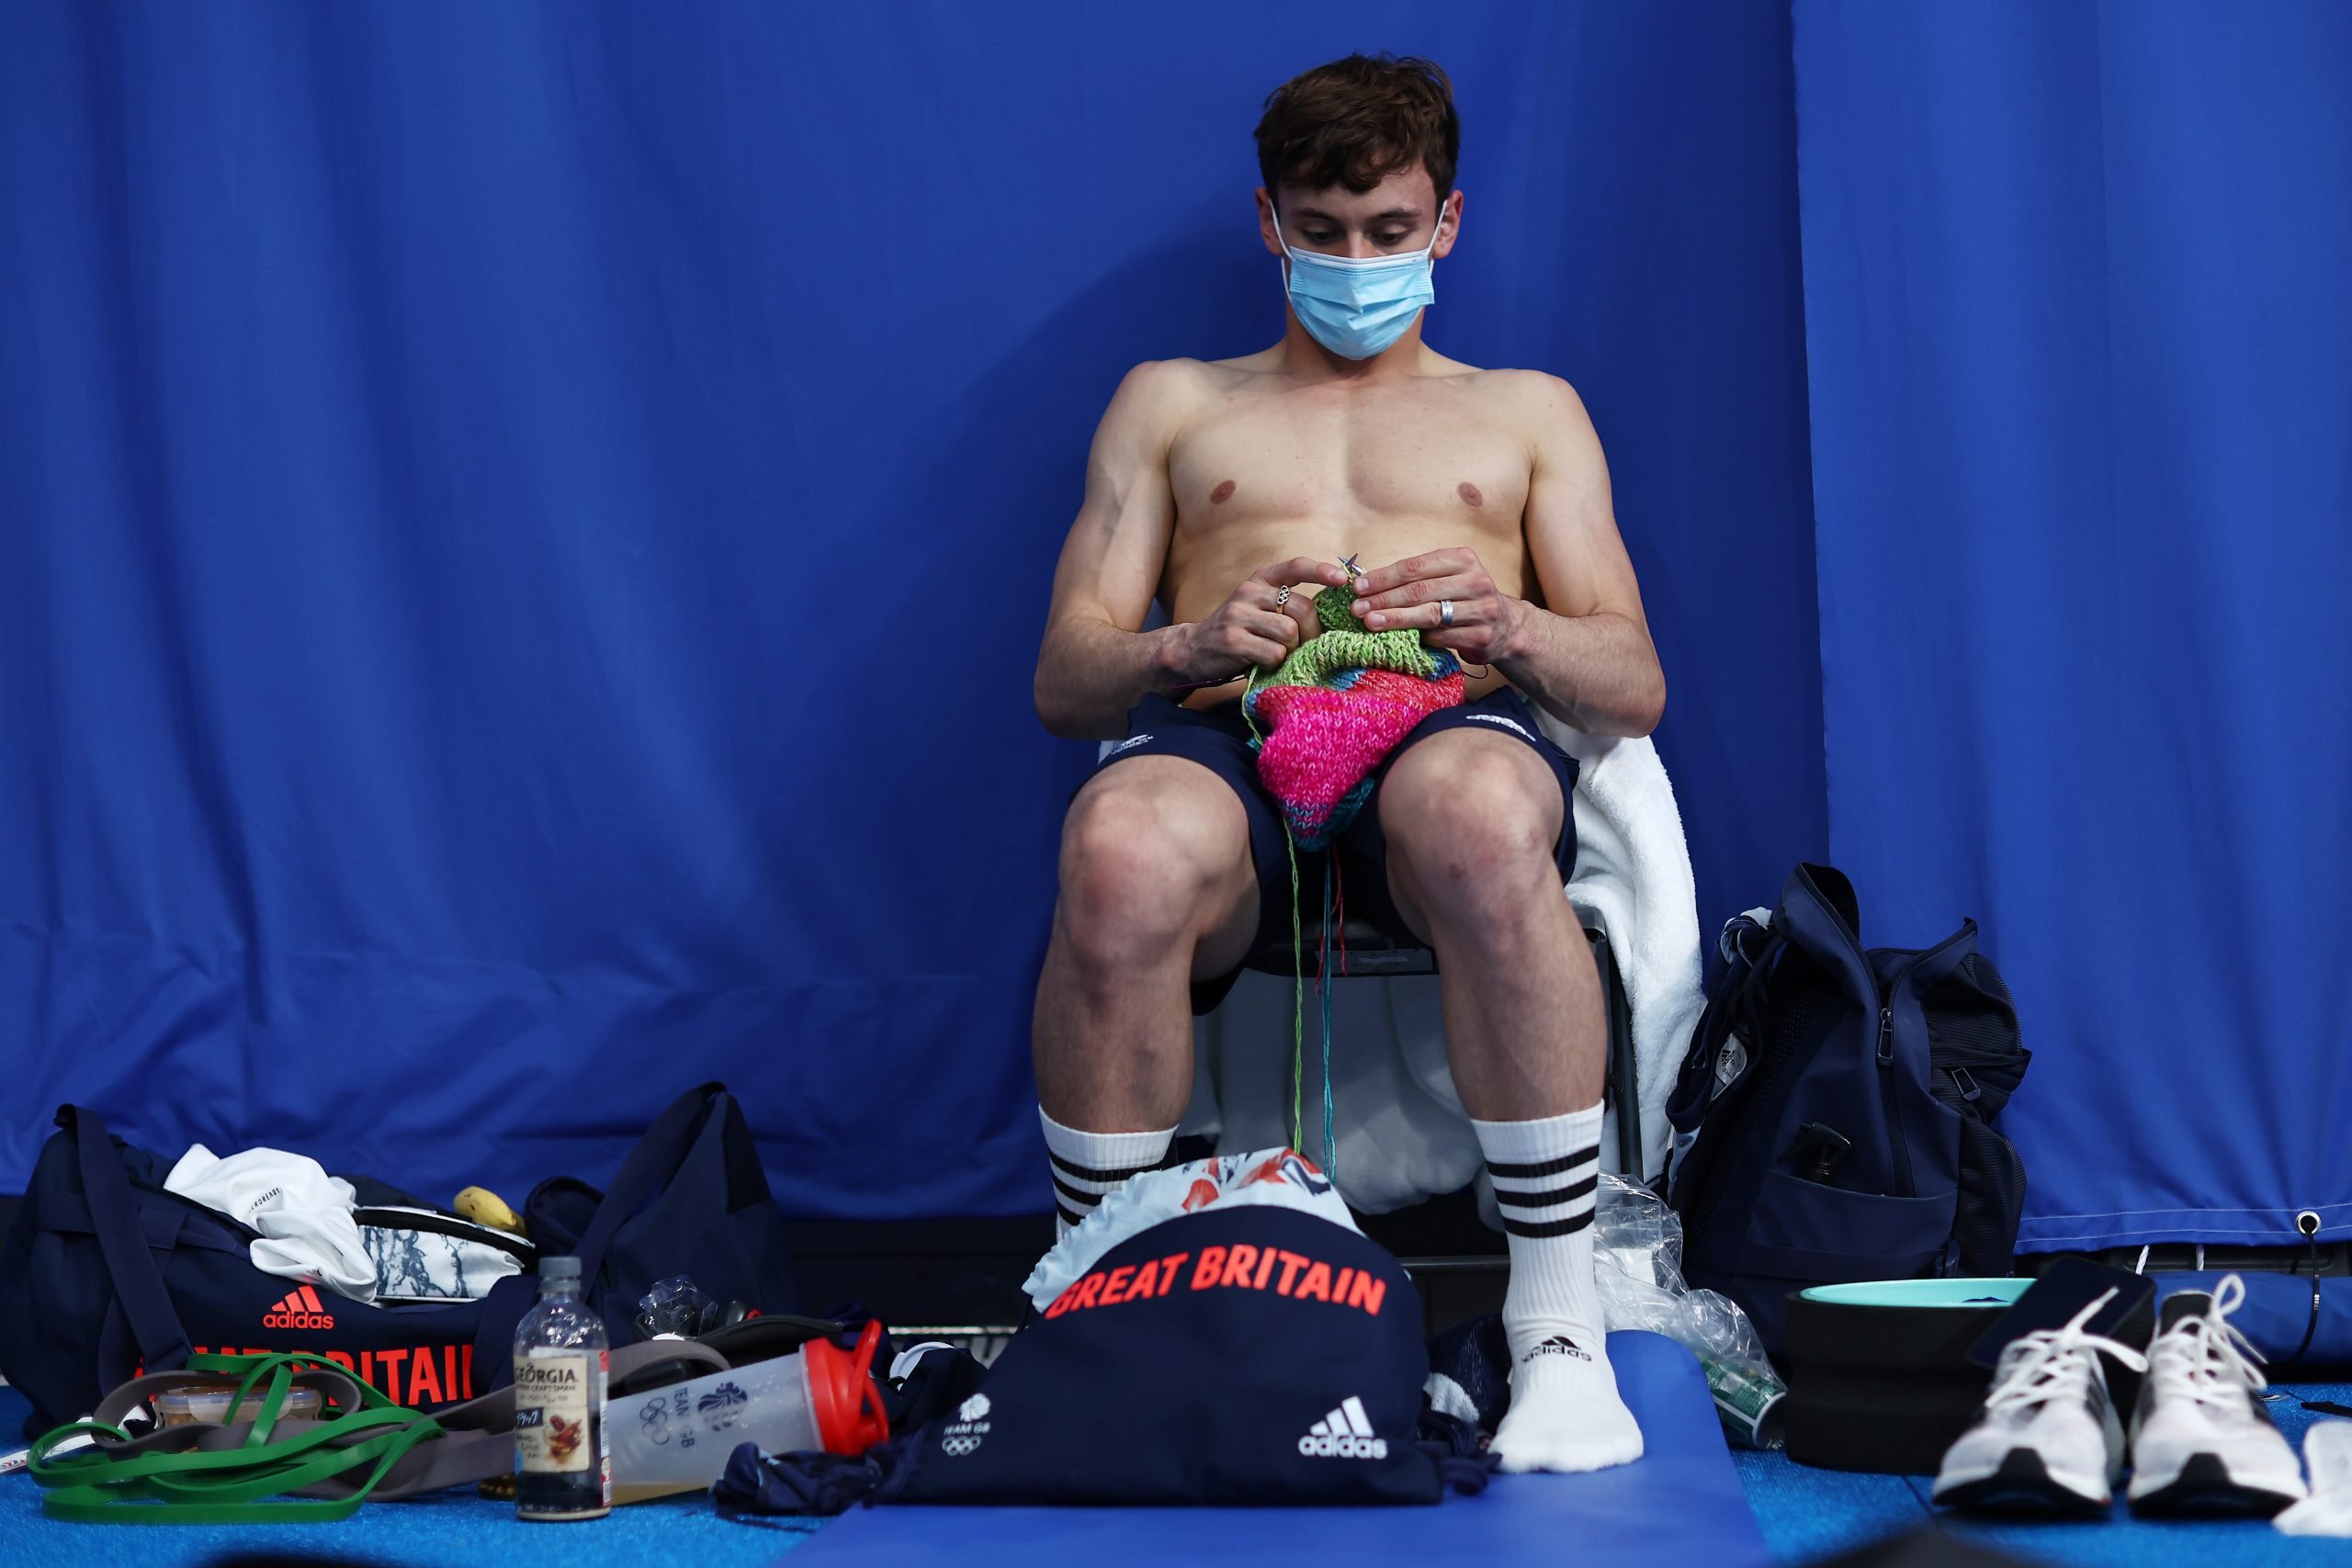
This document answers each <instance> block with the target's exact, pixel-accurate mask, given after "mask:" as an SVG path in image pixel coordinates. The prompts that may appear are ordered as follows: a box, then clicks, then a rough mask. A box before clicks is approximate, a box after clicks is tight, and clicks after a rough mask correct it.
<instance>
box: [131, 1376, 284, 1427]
mask: <svg viewBox="0 0 2352 1568" xmlns="http://www.w3.org/2000/svg"><path fill="white" fill-rule="evenodd" d="M262 1392H263V1391H262V1390H261V1389H260V1388H259V1387H255V1388H254V1389H252V1390H250V1391H248V1392H247V1393H246V1394H245V1403H244V1404H243V1406H242V1407H241V1408H240V1409H239V1410H238V1411H237V1418H238V1419H239V1420H241V1421H250V1420H252V1419H253V1418H254V1416H258V1415H260V1414H261V1396H262ZM236 1394H237V1385H236V1384H235V1383H234V1382H220V1383H196V1384H191V1385H189V1386H188V1387H186V1388H175V1389H172V1390H170V1391H169V1392H167V1393H159V1394H157V1395H156V1396H155V1425H156V1426H158V1427H187V1426H192V1425H194V1424H195V1423H197V1422H198V1421H205V1422H211V1423H214V1424H218V1423H220V1422H223V1421H226V1420H228V1419H229V1401H231V1400H232V1399H233V1398H235V1397H236ZM323 1403H324V1402H323V1401H322V1399H321V1398H320V1396H319V1391H318V1390H317V1389H314V1388H289V1389H288V1390H287V1391H286V1408H285V1409H283V1410H281V1411H280V1412H278V1418H279V1419H280V1420H288V1421H315V1420H317V1419H318V1418H319V1411H320V1409H321V1408H322V1404H323Z"/></svg>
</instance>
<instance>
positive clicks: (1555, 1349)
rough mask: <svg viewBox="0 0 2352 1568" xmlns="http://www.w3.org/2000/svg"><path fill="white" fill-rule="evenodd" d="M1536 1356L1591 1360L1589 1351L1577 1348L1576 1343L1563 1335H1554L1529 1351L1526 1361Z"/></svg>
mask: <svg viewBox="0 0 2352 1568" xmlns="http://www.w3.org/2000/svg"><path fill="white" fill-rule="evenodd" d="M1538 1356H1574V1357H1575V1358H1576V1359H1577V1360H1579V1361H1589V1360H1591V1359H1592V1356H1591V1353H1590V1352H1589V1351H1586V1350H1580V1349H1578V1348H1577V1342H1576V1341H1575V1340H1573V1339H1571V1338H1569V1337H1567V1336H1566V1335H1565V1334H1555V1335H1554V1336H1552V1337H1551V1338H1549V1339H1546V1340H1545V1341H1544V1343H1542V1344H1541V1345H1538V1346H1537V1347H1535V1348H1534V1349H1532V1350H1530V1351H1529V1352H1528V1353H1527V1356H1526V1359H1528V1360H1530V1361H1532V1360H1533V1359H1535V1358H1536V1357H1538Z"/></svg>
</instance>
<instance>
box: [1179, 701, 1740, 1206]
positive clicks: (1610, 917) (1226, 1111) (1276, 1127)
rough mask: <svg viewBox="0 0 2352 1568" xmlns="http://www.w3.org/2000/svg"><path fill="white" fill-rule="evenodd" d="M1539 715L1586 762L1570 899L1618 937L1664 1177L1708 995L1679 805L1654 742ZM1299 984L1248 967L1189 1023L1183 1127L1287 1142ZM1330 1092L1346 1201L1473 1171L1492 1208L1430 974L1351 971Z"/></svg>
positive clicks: (1340, 993)
mask: <svg viewBox="0 0 2352 1568" xmlns="http://www.w3.org/2000/svg"><path fill="white" fill-rule="evenodd" d="M1538 717H1539V720H1540V722H1541V723H1542V724H1543V727H1544V732H1545V733H1546V734H1548V735H1549V736H1551V738H1552V739H1554V740H1555V741H1557V742H1558V743H1559V745H1560V747H1561V748H1562V749H1563V750H1566V752H1568V754H1569V755H1571V756H1573V757H1575V758H1576V759H1577V764H1578V766H1579V768H1580V773H1579V776H1578V778H1577V789H1576V798H1575V800H1574V802H1573V808H1574V812H1575V816H1576V832H1577V867H1576V874H1575V876H1574V878H1573V879H1572V880H1571V881H1570V882H1569V883H1568V886H1567V889H1566V894H1567V897H1568V900H1569V902H1571V903H1572V904H1574V905H1575V906H1576V908H1577V914H1578V916H1579V917H1580V918H1581V919H1583V921H1584V923H1585V924H1586V925H1588V926H1591V927H1595V928H1597V929H1599V930H1600V931H1604V932H1606V933H1607V935H1608V937H1609V945H1610V949H1611V952H1612V953H1614V954H1615V955H1616V959H1617V968H1618V972H1619V975H1620V976H1621V977H1622V979H1623V983H1624V987H1625V995H1626V999H1627V1001H1628V1002H1629V1003H1630V1004H1631V1005H1632V1009H1633V1017H1634V1061H1635V1066H1636V1077H1637V1079H1638V1082H1639V1087H1640V1096H1639V1098H1640V1102H1641V1120H1642V1128H1641V1133H1642V1141H1641V1146H1642V1161H1643V1165H1644V1167H1645V1173H1646V1174H1651V1175H1655V1174H1657V1173H1658V1172H1661V1171H1663V1170H1664V1169H1665V1168H1666V1154H1667V1145H1668V1135H1669V1134H1668V1126H1667V1122H1666V1099H1667V1094H1668V1091H1669V1090H1670V1089H1672V1088H1673V1087H1674V1074H1675V1070H1676V1068H1677V1066H1679V1062H1680V1058H1681V1053H1682V1050H1683V1047H1684V1046H1685V1045H1686V1044H1687V1043H1688V1042H1689V1040H1690V1037H1691V1026H1692V1025H1693V1024H1694V1023H1695V1022H1696V1021H1697V1020H1698V1016H1699V1010H1700V1007H1701V1005H1702V1003H1703V1001H1704V999H1705V998H1704V993H1703V992H1702V990H1701V987H1700V957H1699V914H1698V895H1697V890H1696V887H1695V886H1694V885H1693V883H1692V880H1691V855H1690V851H1689V849H1688V847H1687V846H1686V845H1685V843H1684V840H1683V836H1682V814H1681V812H1680V811H1679V809H1678V808H1677V807H1676V806H1675V803H1674V788H1673V785H1672V784H1669V783H1668V780H1667V776H1666V767H1665V764H1664V763H1662V762H1660V761H1658V755H1657V748H1656V747H1655V746H1653V745H1651V744H1650V742H1649V741H1648V739H1614V738H1611V737H1607V736H1595V735H1585V734H1582V733H1580V732H1578V731H1577V730H1574V729H1571V728H1568V727H1567V726H1566V725H1564V724H1561V723H1560V722H1559V721H1558V720H1556V719H1555V718H1554V717H1553V716H1551V715H1549V714H1544V713H1540V712H1539V715H1538ZM1308 983H1309V985H1310V986H1311V985H1312V984H1313V982H1312V981H1311V980H1310V981H1309V982H1308ZM1290 987H1291V982H1290V981H1289V980H1288V979H1287V978H1281V979H1277V978H1275V977H1274V976H1267V975H1257V974H1248V975H1244V976H1241V978H1240V981H1239V982H1238V984H1236V985H1235V987H1234V988H1233V991H1232V994H1231V995H1230V996H1228V997H1227V998H1226V999H1225V1002H1224V1003H1223V1005H1221V1006H1220V1007H1218V1008H1217V1010H1216V1011H1215V1012H1212V1013H1210V1014H1209V1015H1208V1016H1207V1017H1205V1018H1204V1019H1201V1020H1199V1021H1197V1022H1196V1023H1195V1024H1194V1025H1193V1043H1194V1045H1195V1047H1196V1048H1195V1050H1194V1053H1193V1060H1194V1082H1193V1104H1192V1109H1191V1110H1190V1111H1188V1112H1187V1113H1186V1115H1185V1118H1184V1122H1183V1124H1182V1131H1183V1132H1185V1133H1190V1134H1205V1135H1210V1136H1214V1137H1215V1138H1216V1145H1217V1150H1218V1152H1219V1153H1220V1154H1224V1153H1233V1152H1238V1151H1241V1150H1247V1149H1254V1148H1264V1147H1266V1146H1268V1145H1275V1144H1281V1143H1283V1142H1285V1141H1286V1140H1287V1139H1288V1138H1289V1136H1290V1107H1291V1081H1290V1072H1291V998H1290ZM1311 1027H1312V1026H1311V1025H1310V1029H1311ZM1318 1058H1319V1053H1318V1052H1317V1050H1316V1049H1315V1048H1314V1046H1313V1044H1312V1043H1311V1042H1310V1043H1309V1047H1308V1049H1307V1052H1306V1077H1307V1082H1306V1089H1305V1092H1306V1098H1307V1099H1309V1100H1319V1099H1320V1098H1321V1095H1322V1088H1323V1086H1322V1084H1321V1082H1320V1081H1319V1080H1320V1077H1321V1074H1322V1064H1321V1062H1320V1060H1319V1059H1318ZM1331 1091H1332V1097H1333V1100H1334V1103H1335V1107H1336V1120H1337V1124H1338V1138H1339V1147H1338V1158H1337V1161H1336V1164H1337V1170H1336V1172H1335V1174H1336V1176H1337V1177H1338V1179H1339V1186H1340V1191H1341V1192H1342V1193H1344V1194H1345V1195H1346V1197H1347V1200H1348V1201H1349V1202H1351V1203H1352V1204H1354V1205H1355V1206H1356V1207H1357V1208H1358V1209H1361V1210H1363V1211H1364V1212H1365V1213H1387V1212H1388V1211H1390V1210H1393V1209H1401V1208H1404V1207H1406V1206H1407V1205H1408V1204H1411V1203H1416V1202H1419V1201H1421V1200H1422V1199H1424V1198H1428V1197H1432V1196H1435V1195H1436V1194H1439V1193H1442V1192H1452V1191H1455V1190H1459V1189H1460V1188H1462V1187H1464V1186H1466V1185H1468V1184H1469V1183H1470V1182H1471V1181H1472V1180H1473V1179H1476V1180H1477V1181H1478V1182H1479V1183H1480V1184H1481V1194H1480V1196H1481V1200H1482V1201H1483V1202H1485V1203H1487V1204H1488V1205H1491V1202H1492V1200H1491V1197H1489V1196H1488V1195H1487V1193H1486V1192H1485V1190H1484V1182H1485V1175H1484V1170H1485V1168H1484V1165H1483V1163H1482V1161H1481V1159H1480V1156H1479V1152H1478V1140H1477V1135H1476V1134H1475V1133H1474V1132H1473V1131H1472V1129H1471V1126H1470V1120H1469V1117H1468V1116H1467V1115H1466V1114H1465V1113H1464V1111H1463V1109H1462V1100H1461V1097H1460V1096H1459V1095H1457V1094H1456V1093H1455V1092H1454V1089H1453V1074H1452V1072H1451V1071H1450V1070H1449V1069H1448V1067H1447V1066H1446V1060H1445V1025H1444V1021H1443V1019H1442V1015H1441V1012H1440V1010H1439V1003H1438V981H1437V980H1436V978H1435V977H1434V976H1397V977H1394V978H1388V977H1382V978H1366V979H1356V980H1349V981H1347V982H1346V983H1345V984H1343V985H1340V986H1337V987H1335V988H1334V989H1333V992H1332V1008H1331ZM1307 1142H1308V1144H1309V1145H1310V1146H1309V1148H1308V1149H1307V1151H1306V1152H1307V1153H1309V1154H1310V1155H1313V1156H1315V1157H1317V1159H1320V1158H1321V1157H1322V1150H1321V1148H1320V1147H1319V1146H1317V1145H1319V1143H1320V1139H1319V1136H1318V1135H1317V1132H1310V1134H1309V1135H1308V1139H1307ZM1600 1148H1601V1168H1602V1169H1604V1170H1611V1171H1614V1170H1616V1168H1617V1131H1616V1111H1615V1109H1614V1107H1611V1111H1610V1113H1609V1118H1608V1120H1607V1122H1605V1123H1604V1124H1603V1128H1602V1132H1601V1139H1600ZM1619 1174H1634V1175H1640V1174H1644V1173H1624V1172H1620V1173H1619Z"/></svg>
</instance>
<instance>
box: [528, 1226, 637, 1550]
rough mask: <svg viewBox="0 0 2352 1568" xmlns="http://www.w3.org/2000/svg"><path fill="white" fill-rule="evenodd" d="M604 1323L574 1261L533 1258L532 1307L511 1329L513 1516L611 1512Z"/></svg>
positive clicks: (600, 1515)
mask: <svg viewBox="0 0 2352 1568" xmlns="http://www.w3.org/2000/svg"><path fill="white" fill-rule="evenodd" d="M611 1370H612V1352H611V1348H610V1347H609V1346H608V1345H607V1344H606V1343H605V1324H604V1320H603V1319H602V1318H599V1317H598V1316H597V1315H596V1314H594V1313H593V1312H591V1311H589V1310H588V1304H587V1303H585V1302H584V1301H582V1299H581V1296H580V1259H578V1258H540V1259H539V1301H538V1304H537V1306H535V1307H533V1308H532V1309H531V1310H530V1311H529V1312H527V1313H526V1314H523V1321H522V1322H521V1323H519V1324H517V1325H515V1516H516V1517H519V1518H525V1519H601V1518H603V1517H605V1515H606V1514H609V1513H611V1512H612V1511H613V1463H612V1460H611V1458H610V1456H609V1455H607V1454H606V1452H605V1374H606V1373H608V1372H609V1371H611Z"/></svg>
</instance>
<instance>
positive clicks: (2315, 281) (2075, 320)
mask: <svg viewBox="0 0 2352 1568" xmlns="http://www.w3.org/2000/svg"><path fill="white" fill-rule="evenodd" d="M1795 59H1796V82H1797V96H1798V115H1797V123H1798V130H1799V136H1798V153H1799V160H1798V162H1799V167H1800V169H1801V171H1802V181H1801V194H1802V211H1803V231H1804V295H1805V314H1806V347H1807V355H1808V373H1809V378H1810V388H1811V399H1812V435H1813V453H1814V485H1815V502H1816V507H1817V547H1818V553H1819V573H1820V604H1821V621H1820V630H1821V660H1822V666H1823V687H1822V693H1823V695H1822V705H1823V710H1824V713H1823V717H1824V721H1825V724H1826V751H1827V770H1828V775H1827V783H1828V799H1829V828H1830V840H1831V845H1832V848H1833V850H1834V851H1835V853H1836V856H1837V860H1838V863H1839V864H1840V865H1841V866H1842V867H1844V868H1845V869H1847V870H1848V871H1849V872H1851V873H1853V874H1854V875H1855V878H1856V880H1857V882H1858V883H1859V885H1860V887H1861V888H1862V889H1863V892H1864V897H1865V898H1866V900H1869V903H1868V904H1867V906H1866V908H1865V910H1864V919H1865V922H1866V929H1865V931H1864V933H1863V934H1864V937H1865V940H1869V941H1876V942H1894V943H1901V944H1906V945H1907V944H1913V943H1917V942H1924V941H1926V940H1928V939H1931V938H1933V937H1935V936H1938V935H1940V934H1942V932H1943V931H1946V930H1948V929H1949V928H1950V927H1951V925H1953V924H1954V923H1955V922H1956V920H1957V918H1958V917H1959V915H1961V914H1962V913H1963V912H1965V913H1973V914H1974V915H1976V916H1978V917H1979V918H1981V919H1982V920H1983V921H1984V923H1985V938H1986V945H1987V947H1988V949H1989V950H1990V951H1991V952H1992V953H1994V954H1995V955H1996V958H1997V959H1998V961H1999V963H2000V964H2001V966H2002V968H2003V970H2004V972H2005V973H2006V974H2007V976H2008V978H2009V981H2010V983H2011V984H2012V986H2013V987H2015V989H2016V992H2017V996H2018V1004H2019V1008H2020V1011H2021V1013H2022V1015H2023V1019H2024V1025H2025V1032H2026V1043H2028V1044H2029V1045H2030V1046H2031V1047H2032V1048H2033V1049H2034V1052H2035V1059H2034V1064H2033V1068H2032V1071H2031V1073H2030V1076H2029V1077H2027V1079H2026V1082H2025V1087H2024V1089H2023V1090H2022V1091H2021V1092H2020V1093H2019V1094H2018V1098H2017V1099H2016V1100H2015V1101H2014V1102H2013V1103H2012V1105H2011V1107H2010V1110H2009V1112H2008V1116H2009V1119H2010V1122H2011V1123H2012V1126H2013V1129H2014V1132H2015V1134H2016V1135H2017V1137H2018V1140H2019V1142H2020V1144H2021V1145H2022V1147H2023V1149H2024V1152H2025V1155H2026V1158H2027V1163H2028V1166H2029V1170H2030V1190H2029V1199H2028V1213H2027V1218H2026V1227H2025V1235H2024V1241H2023V1245H2024V1246H2026V1247H2028V1248H2034V1247H2045V1248H2054V1247H2069V1246H2086V1247H2101V1246H2112V1245H2117V1244H2124V1243H2132V1242H2144V1241H2151V1240H2160V1239H2166V1238H2174V1239H2184V1240H2192V1241H2211V1242H2233V1243H2257V1244H2268V1245H2279V1244H2283V1243H2291V1242H2294V1241H2295V1240H2297V1239H2298V1237H2297V1234H2296V1229H2295V1224H2294V1221H2295V1216H2296V1214H2297V1213H2298V1212H2300V1211H2301V1210H2305V1209H2309V1210H2313V1211H2316V1212H2317V1213H2318V1214H2319V1215H2320V1216H2321V1219H2322V1220H2323V1222H2324V1230H2323V1231H2322V1233H2321V1234H2322V1235H2323V1236H2325V1237H2330V1238H2333V1237H2338V1236H2342V1235H2346V1234H2352V1139H2347V1138H2346V1135H2345V1133H2346V1124H2347V1116H2348V1115H2352V1011H2347V1010H2346V1007H2345V1005H2344V1000H2343V991H2344V986H2343V980H2342V975H2343V969H2344V963H2343V955H2344V954H2345V953H2346V952H2347V951H2352V900H2347V899H2346V891H2345V878H2346V870H2347V868H2352V832H2347V829H2346V820H2347V811H2346V776H2347V770H2352V719H2347V716H2346V693H2347V691H2352V616H2347V615H2346V588H2347V585H2352V289H2347V288H2346V280H2347V279H2352V9H2347V8H2346V7H2345V6H2340V5H2336V4H2333V3H2330V0H2304V3H2294V0H2278V3H2275V4H2266V5H2261V6H2225V5H2192V4H2165V3H2159V0H2126V3H2119V4H2098V5H2092V4H2086V3H2080V0H2076V3H2073V4H2043V3H2040V0H2033V3H2026V0H2019V3H2016V4H2004V5H1917V6H1912V5H1888V4H1883V3H1882V0H1796V6H1795Z"/></svg>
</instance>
